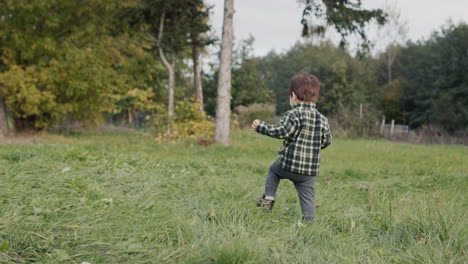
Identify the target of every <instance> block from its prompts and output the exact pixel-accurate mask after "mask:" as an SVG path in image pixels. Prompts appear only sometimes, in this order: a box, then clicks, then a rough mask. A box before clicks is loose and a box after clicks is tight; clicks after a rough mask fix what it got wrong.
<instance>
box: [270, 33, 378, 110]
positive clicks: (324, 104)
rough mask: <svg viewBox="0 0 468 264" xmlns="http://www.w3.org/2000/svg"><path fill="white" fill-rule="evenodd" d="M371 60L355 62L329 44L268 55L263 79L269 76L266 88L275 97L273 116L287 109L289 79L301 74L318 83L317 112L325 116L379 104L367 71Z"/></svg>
mask: <svg viewBox="0 0 468 264" xmlns="http://www.w3.org/2000/svg"><path fill="white" fill-rule="evenodd" d="M372 66H373V62H372V61H371V60H357V59H355V58H353V57H352V56H351V55H349V53H347V52H346V51H345V50H343V49H340V48H337V47H335V46H333V44H331V43H329V42H324V43H321V44H320V45H313V44H296V45H295V46H294V47H293V48H292V49H291V50H289V51H288V52H287V53H285V54H280V55H278V54H275V53H269V54H268V55H267V56H265V57H264V58H263V61H262V67H261V72H262V76H268V78H267V84H268V87H269V88H270V89H272V90H274V91H275V92H276V94H277V101H276V106H277V107H276V113H277V114H281V113H283V112H285V111H287V110H288V109H289V108H290V106H289V93H288V86H289V80H290V79H291V78H292V77H293V76H294V75H295V74H296V73H298V72H300V71H307V72H309V73H311V74H314V75H316V76H317V77H318V78H319V80H320V87H321V88H320V97H319V101H318V109H319V111H321V112H322V113H323V114H325V115H329V114H332V113H335V112H337V111H340V109H342V108H343V107H345V106H346V107H351V108H355V107H357V106H359V104H360V103H363V102H368V103H370V104H371V105H372V104H378V103H379V97H380V93H379V91H378V86H377V84H376V80H375V77H374V75H373V72H372V71H369V68H371V67H372Z"/></svg>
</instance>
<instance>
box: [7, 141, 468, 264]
mask: <svg viewBox="0 0 468 264" xmlns="http://www.w3.org/2000/svg"><path fill="white" fill-rule="evenodd" d="M231 142H232V145H231V146H230V147H222V146H217V145H212V146H209V147H203V148H202V147H198V146H196V145H194V144H192V142H191V141H184V142H181V143H178V144H156V143H155V142H154V138H153V137H152V136H149V135H148V136H147V135H142V134H114V133H107V134H96V133H89V132H88V133H85V132H82V133H80V134H74V135H68V136H67V135H50V134H49V135H47V134H46V135H44V136H43V137H42V138H41V139H39V141H38V142H37V143H36V144H28V145H1V146H0V177H1V179H2V180H1V188H2V189H1V190H2V191H1V192H0V230H1V232H0V262H1V263H32V262H36V263H39V262H42V263H57V262H60V261H62V262H67V263H68V262H72V263H75V262H76V263H83V262H89V263H222V262H223V261H224V262H227V263H233V262H243V261H247V262H248V261H251V262H253V263H464V262H466V261H467V254H466V252H467V250H468V248H467V244H466V241H467V226H466V205H467V203H466V202H467V197H466V195H465V193H466V191H465V189H466V188H465V186H466V181H467V174H466V171H467V170H468V167H467V164H466V162H464V161H465V160H467V159H468V149H467V148H466V147H463V146H440V145H439V146H424V145H413V144H401V143H392V142H388V141H382V140H342V139H334V142H333V143H332V145H331V146H330V148H328V149H326V150H324V151H323V152H322V158H321V162H322V163H321V174H320V176H318V178H317V185H316V186H317V190H316V201H317V204H318V205H319V208H317V210H316V218H315V222H314V224H313V225H312V226H310V227H307V228H304V227H300V226H298V225H297V220H298V219H300V217H301V212H300V206H299V204H298V198H297V193H296V190H295V188H294V185H293V184H292V183H290V182H288V181H282V182H281V185H280V188H279V192H278V195H277V198H276V199H277V203H276V204H275V209H273V212H271V213H266V212H264V211H263V210H259V208H257V207H256V206H255V205H254V199H255V198H256V197H258V195H260V194H262V192H263V188H264V183H265V176H266V173H267V170H268V166H269V165H270V164H271V163H272V162H273V161H274V159H275V157H276V151H277V150H278V148H279V147H280V145H281V141H280V140H274V139H270V138H267V137H261V136H256V135H255V134H254V133H253V132H242V133H234V134H233V136H232V141H231ZM5 241H7V242H5Z"/></svg>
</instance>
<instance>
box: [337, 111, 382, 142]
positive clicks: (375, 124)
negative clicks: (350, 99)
mask: <svg viewBox="0 0 468 264" xmlns="http://www.w3.org/2000/svg"><path fill="white" fill-rule="evenodd" d="M364 109H365V110H364V111H363V114H362V118H361V117H360V116H359V109H352V108H349V107H345V108H342V109H340V110H338V111H337V112H336V113H335V114H333V115H331V116H329V117H328V119H329V122H330V128H331V132H332V134H333V136H338V137H378V136H379V118H378V117H379V113H378V111H377V110H375V109H372V108H367V107H365V106H364Z"/></svg>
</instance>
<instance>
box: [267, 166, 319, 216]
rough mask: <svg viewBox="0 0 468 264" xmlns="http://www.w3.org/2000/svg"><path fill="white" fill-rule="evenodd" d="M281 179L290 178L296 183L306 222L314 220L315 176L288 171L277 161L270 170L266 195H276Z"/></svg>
mask: <svg viewBox="0 0 468 264" xmlns="http://www.w3.org/2000/svg"><path fill="white" fill-rule="evenodd" d="M281 179H288V180H290V181H292V182H293V183H294V186H295V187H296V191H297V194H298V195H299V201H300V203H301V210H302V219H303V220H304V221H306V222H312V220H313V219H314V216H315V176H308V175H302V174H297V173H294V172H290V171H287V170H285V169H283V168H281V167H280V166H279V165H278V164H277V162H275V163H273V164H272V165H271V166H270V170H269V171H268V175H267V179H266V184H265V196H273V197H275V195H276V190H277V189H278V185H279V182H280V180H281Z"/></svg>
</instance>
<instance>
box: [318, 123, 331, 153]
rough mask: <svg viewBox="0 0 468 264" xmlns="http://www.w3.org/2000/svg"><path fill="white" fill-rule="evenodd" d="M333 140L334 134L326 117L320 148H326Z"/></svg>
mask: <svg viewBox="0 0 468 264" xmlns="http://www.w3.org/2000/svg"><path fill="white" fill-rule="evenodd" d="M331 141H332V135H331V132H330V125H329V124H328V120H327V119H325V120H324V122H323V127H322V140H321V142H322V144H321V146H320V149H324V148H326V147H328V146H330V144H331Z"/></svg>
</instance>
